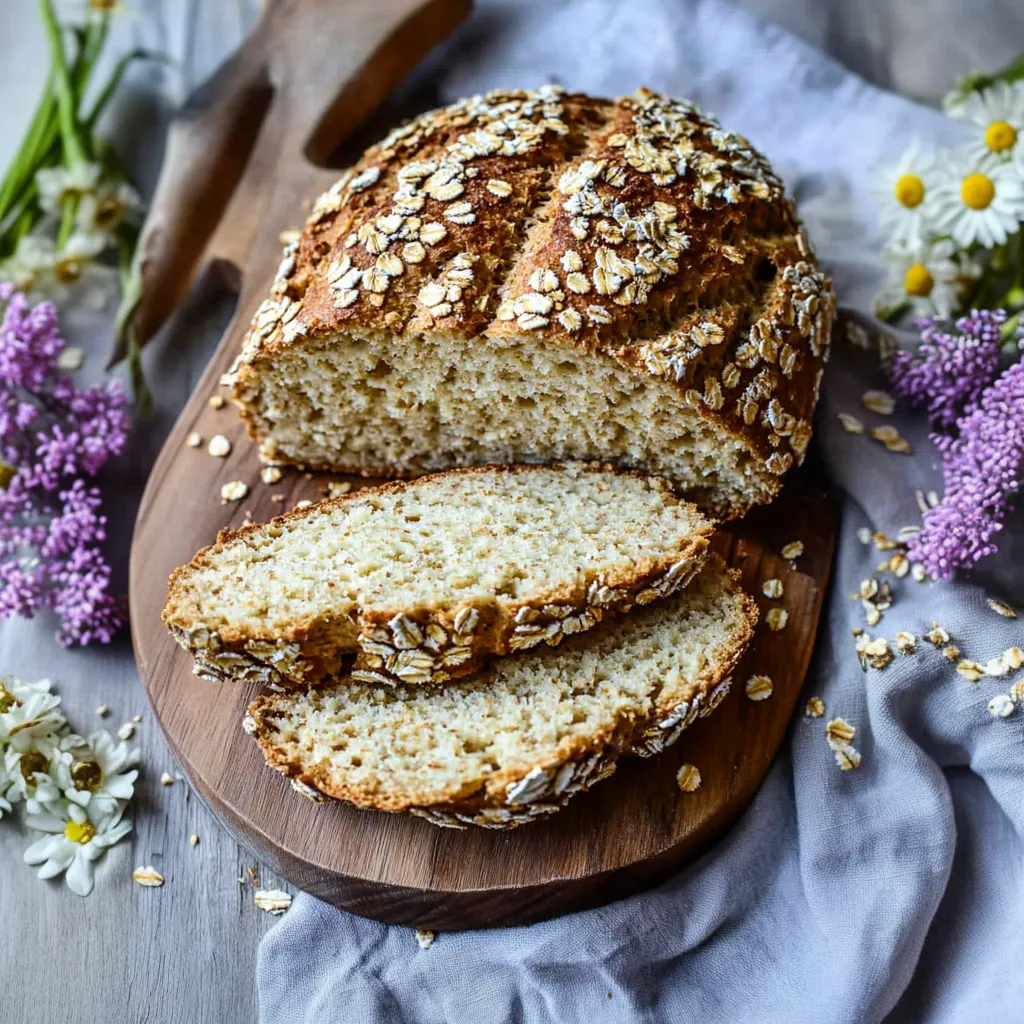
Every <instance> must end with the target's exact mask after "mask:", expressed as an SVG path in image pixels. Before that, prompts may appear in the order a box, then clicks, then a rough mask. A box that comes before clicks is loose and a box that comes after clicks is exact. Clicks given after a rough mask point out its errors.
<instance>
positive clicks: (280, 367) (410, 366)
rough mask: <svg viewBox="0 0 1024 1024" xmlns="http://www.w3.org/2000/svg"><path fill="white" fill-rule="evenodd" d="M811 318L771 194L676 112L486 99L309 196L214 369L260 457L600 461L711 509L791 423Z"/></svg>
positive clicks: (798, 410) (727, 147) (785, 203)
mask: <svg viewBox="0 0 1024 1024" xmlns="http://www.w3.org/2000/svg"><path fill="white" fill-rule="evenodd" d="M833 310H834V295H833V292H832V287H831V284H830V282H829V281H828V279H827V278H826V277H825V276H824V275H823V274H822V273H821V272H820V271H819V270H818V267H817V264H816V262H815V258H814V254H813V251H812V250H811V248H810V246H809V244H808V242H807V239H806V236H805V234H804V232H803V229H802V227H801V225H800V223H799V221H798V220H797V218H796V215H795V212H794V209H793V206H792V204H791V202H790V201H789V200H788V199H786V198H785V195H784V192H783V187H782V184H781V183H780V181H779V180H778V178H776V177H775V175H774V174H773V173H772V171H771V169H770V167H769V165H768V163H767V162H766V161H765V159H764V158H763V157H762V156H761V155H760V154H759V153H758V152H757V151H755V150H754V149H753V148H752V147H751V146H750V144H749V143H748V142H747V141H746V140H745V139H743V138H742V137H740V136H738V135H735V134H732V133H730V132H728V131H725V130H723V129H722V128H721V127H720V126H719V125H718V123H717V122H716V121H715V120H714V119H713V118H711V117H710V116H708V115H707V114H705V113H703V112H701V111H699V110H698V109H697V108H696V107H694V106H693V105H692V104H689V103H687V102H685V101H679V100H673V99H670V98H668V97H665V96H660V95H657V94H655V93H651V92H648V91H645V90H641V91H640V92H638V93H637V94H635V95H633V96H628V97H624V98H621V99H618V100H615V101H611V100H603V99H594V98H591V97H588V96H584V95H579V94H567V93H564V92H562V91H561V90H559V89H558V88H556V87H553V86H546V87H544V88H541V89H539V90H537V91H535V92H528V91H512V92H495V93H489V94H487V95H485V96H475V97H472V98H471V99H468V100H465V101H462V102H461V103H458V104H455V105H454V106H452V107H448V108H446V109H444V110H439V111H433V112H431V113H429V114H425V115H423V116H422V117H420V118H418V119H417V120H415V121H413V122H411V123H409V124H407V125H404V126H402V127H400V128H397V129H395V130H394V131H393V132H391V134H390V135H389V136H388V137H387V138H386V139H384V140H383V141H382V142H381V143H380V144H379V145H377V146H375V147H373V148H372V149H370V150H368V151H367V152H366V154H365V155H364V157H363V158H362V160H360V162H359V163H358V164H357V165H356V166H355V167H353V168H352V169H351V170H349V171H347V172H346V173H345V174H344V175H343V176H342V177H341V179H340V180H339V181H338V182H337V184H336V185H335V186H334V187H333V188H332V189H331V190H330V191H328V192H327V193H325V194H324V195H322V196H321V197H320V198H319V199H318V200H317V202H316V205H315V206H314V209H313V212H312V214H311V216H310V218H309V220H308V222H307V224H306V226H305V230H304V231H303V233H302V236H301V238H300V239H299V240H298V241H297V242H292V243H289V245H288V247H287V248H286V250H285V254H284V258H283V260H282V263H281V266H280V269H279V271H278V274H277V277H276V279H275V281H274V283H273V286H272V288H271V294H270V296H269V298H268V299H267V300H266V301H265V302H264V303H263V304H262V305H261V306H260V307H259V310H258V311H257V313H256V315H255V318H254V320H253V324H252V327H251V330H250V331H249V333H248V335H247V337H246V340H245V343H244V345H243V348H242V351H241V353H240V354H239V357H238V359H237V360H236V363H235V365H234V366H233V368H232V370H231V372H230V373H229V374H228V375H227V378H226V380H227V382H228V383H231V384H232V386H233V396H234V399H235V401H236V403H237V404H238V406H239V408H240V409H241V411H242V414H243V416H244V417H245V419H246V421H247V423H248V426H249V430H250V432H251V433H252V435H253V436H254V437H255V438H256V439H258V440H259V441H260V442H261V445H262V450H263V453H264V455H265V456H266V457H267V458H269V459H272V460H280V461H285V462H291V463H297V464H303V465H307V466H310V467H316V468H322V469H337V470H343V471H347V472H356V473H363V474H368V475H382V476H410V475H417V474H420V473H424V472H431V471H435V470H439V469H446V468H450V467H453V466H465V465H474V464H480V463H486V462H547V461H552V460H565V459H574V460H595V459H604V460H608V461H612V462H615V463H617V464H619V465H622V466H628V467H634V468H640V469H643V470H645V471H648V472H653V473H657V474H660V475H663V476H666V477H668V478H669V479H670V480H672V481H673V483H674V484H675V485H676V486H677V487H679V488H682V489H683V490H685V491H687V492H688V493H689V494H691V495H692V496H693V497H694V499H695V500H696V501H697V502H698V503H699V504H701V505H702V506H704V507H707V508H709V509H711V510H712V511H714V512H715V513H716V514H718V515H722V516H734V515H738V514H740V513H741V512H742V511H744V510H745V509H747V508H749V507H750V506H751V505H752V504H756V503H758V502H764V501H768V500H770V499H771V498H772V497H773V496H774V494H775V493H776V492H777V491H778V489H779V486H780V483H781V477H782V475H783V474H784V473H785V472H786V471H787V469H788V468H789V467H790V466H791V465H792V464H793V463H794V462H799V461H801V460H802V458H803V456H804V452H805V451H806V448H807V444H808V441H809V439H810V436H811V419H812V416H813V412H814V407H815V404H816V401H817V394H818V383H819V379H820V374H821V369H822V363H823V360H824V358H825V356H826V355H827V346H828V340H829V333H830V329H831V323H832V317H833Z"/></svg>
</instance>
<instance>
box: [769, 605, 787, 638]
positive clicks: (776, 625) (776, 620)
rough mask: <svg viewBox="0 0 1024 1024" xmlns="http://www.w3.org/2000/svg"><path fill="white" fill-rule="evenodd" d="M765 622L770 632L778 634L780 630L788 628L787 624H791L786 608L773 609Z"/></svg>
mask: <svg viewBox="0 0 1024 1024" xmlns="http://www.w3.org/2000/svg"><path fill="white" fill-rule="evenodd" d="M764 620H765V622H767V623H768V628H769V629H770V630H772V631H773V632H775V633H778V632H779V630H782V629H785V628H786V623H787V622H789V612H787V611H786V609H785V608H771V609H769V611H768V614H767V615H766V616H765V617H764Z"/></svg>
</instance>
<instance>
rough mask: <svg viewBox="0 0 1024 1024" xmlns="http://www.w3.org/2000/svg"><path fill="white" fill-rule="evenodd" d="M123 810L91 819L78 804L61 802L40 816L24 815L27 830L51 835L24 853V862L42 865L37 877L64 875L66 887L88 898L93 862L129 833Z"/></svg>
mask: <svg viewBox="0 0 1024 1024" xmlns="http://www.w3.org/2000/svg"><path fill="white" fill-rule="evenodd" d="M122 811H123V808H119V809H118V810H117V811H116V812H115V813H114V814H112V815H107V816H105V817H104V816H101V817H99V818H93V817H92V816H91V815H90V813H89V811H87V810H85V809H84V808H82V807H79V806H78V804H75V803H72V802H71V801H70V800H60V801H58V802H57V803H55V804H53V805H51V807H50V808H49V809H47V810H46V811H44V812H43V813H41V814H27V815H25V824H26V825H28V826H29V827H30V828H34V829H38V830H39V831H40V832H49V833H51V835H48V836H45V837H44V838H42V839H40V840H39V841H38V842H35V843H33V844H32V845H31V846H30V847H29V848H28V849H27V850H26V851H25V854H24V858H25V863H26V864H32V865H37V864H39V865H42V866H41V867H40V868H39V877H40V878H54V877H55V876H56V875H59V874H61V873H62V872H66V875H65V881H66V882H67V884H68V888H69V889H70V890H71V891H72V892H73V893H76V894H77V895H79V896H88V895H89V893H91V892H92V887H93V868H92V865H93V861H96V860H98V859H99V858H100V857H101V856H103V851H104V850H106V849H107V847H109V846H113V845H114V843H116V842H118V840H120V839H122V838H123V837H124V836H126V835H127V834H128V833H129V832H130V831H131V830H132V826H131V822H129V821H121V814H122Z"/></svg>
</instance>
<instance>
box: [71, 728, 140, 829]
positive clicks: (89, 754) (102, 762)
mask: <svg viewBox="0 0 1024 1024" xmlns="http://www.w3.org/2000/svg"><path fill="white" fill-rule="evenodd" d="M138 763H139V751H138V748H137V747H136V748H135V749H134V750H130V749H129V748H128V744H127V743H124V742H117V741H115V739H114V737H113V736H111V735H110V733H109V732H105V731H102V730H101V731H99V732H94V733H92V734H91V735H90V736H89V739H88V740H87V741H84V742H82V743H79V744H77V745H76V746H75V748H73V749H72V751H71V754H70V756H69V757H68V758H67V759H66V760H61V761H59V762H58V767H57V770H56V778H57V780H58V781H59V784H60V787H61V789H63V790H64V795H65V796H66V797H67V798H68V799H69V800H70V801H72V803H75V804H78V806H79V807H88V808H89V809H90V811H91V812H95V813H98V814H100V815H103V814H111V813H113V811H114V809H115V808H116V807H117V805H118V801H121V800H130V799H131V797H132V794H133V793H134V792H135V780H136V779H137V778H138V777H139V773H138V771H137V770H135V769H134V768H133V767H132V766H133V765H136V764H138ZM125 769H131V770H128V771H126V770H125Z"/></svg>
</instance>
